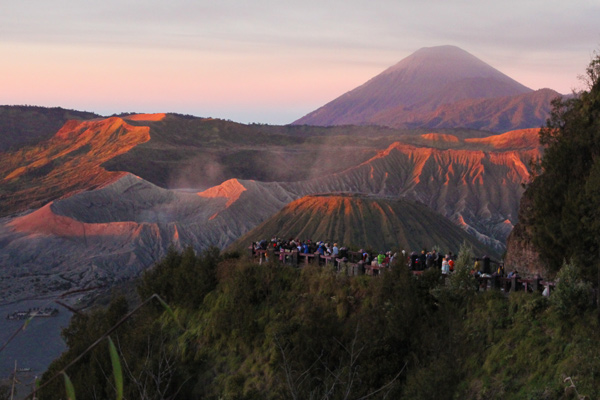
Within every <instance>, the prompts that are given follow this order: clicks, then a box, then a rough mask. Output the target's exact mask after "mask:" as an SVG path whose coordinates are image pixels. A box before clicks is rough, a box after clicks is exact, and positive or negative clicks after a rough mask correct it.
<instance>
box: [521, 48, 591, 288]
mask: <svg viewBox="0 0 600 400" xmlns="http://www.w3.org/2000/svg"><path fill="white" fill-rule="evenodd" d="M587 84H588V86H589V90H588V91H584V92H583V93H581V94H579V95H578V96H576V97H573V98H571V99H567V100H560V99H557V100H555V102H554V104H553V105H554V109H553V112H552V115H551V118H549V119H548V122H547V126H546V127H545V128H544V129H542V131H541V132H540V141H541V143H542V144H544V145H545V146H546V149H545V153H544V156H543V158H542V159H541V160H540V162H539V163H538V165H537V167H538V175H537V176H536V177H535V179H534V180H533V181H532V183H531V184H530V185H529V187H528V189H527V191H526V193H525V195H524V196H525V197H526V198H528V199H531V215H530V218H531V220H530V223H531V225H532V227H533V232H532V237H533V242H534V244H535V245H536V246H537V248H538V250H539V252H540V254H541V255H542V257H543V258H544V260H545V261H546V262H547V263H548V265H549V267H550V269H551V270H553V271H557V270H558V269H559V268H560V267H561V265H562V263H563V260H565V259H567V260H570V259H573V260H574V261H575V262H576V263H577V265H578V266H579V267H580V268H582V269H583V270H584V271H583V273H584V275H585V276H586V277H587V278H588V279H593V277H594V276H596V271H597V269H598V265H597V264H598V263H597V260H598V254H599V251H600V247H599V243H600V214H599V212H600V55H599V56H597V57H596V59H594V60H593V61H592V62H591V63H590V65H589V66H588V68H587ZM594 260H596V261H594Z"/></svg>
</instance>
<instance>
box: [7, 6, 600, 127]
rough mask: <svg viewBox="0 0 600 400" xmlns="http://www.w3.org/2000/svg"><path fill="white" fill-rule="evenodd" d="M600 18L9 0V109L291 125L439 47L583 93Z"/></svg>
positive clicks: (598, 9)
mask: <svg viewBox="0 0 600 400" xmlns="http://www.w3.org/2000/svg"><path fill="white" fill-rule="evenodd" d="M598 21H600V1H598V0H569V1H567V0H560V1H556V0H496V1H488V0H478V1H476V0H474V1H471V0H420V1H416V0H410V1H408V0H368V1H367V0H343V1H340V0H319V1H316V0H301V1H300V0H253V1H243V0H237V1H231V0H219V1H214V0H211V1H208V0H196V1H192V0H187V1H184V0H168V1H167V0H163V1H159V0H145V1H143V2H142V1H132V0H102V1H99V0H89V1H81V0H76V1H74V0H53V1H48V0H18V1H9V0H7V1H2V2H1V3H0V104H2V105H23V104H27V105H38V106H47V107H55V106H59V107H63V108H69V109H76V110H81V111H93V112H96V113H98V114H101V115H111V114H114V113H121V112H140V113H154V112H177V113H182V114H191V115H195V116H199V117H213V118H223V119H230V120H233V121H237V122H242V123H253V122H256V123H267V124H287V123H291V122H293V121H294V120H296V119H298V118H300V117H302V116H304V115H305V114H307V113H309V112H311V111H313V110H315V109H317V108H318V107H320V106H322V105H324V104H326V103H328V102H329V101H331V100H333V99H335V98H337V97H338V96H340V95H342V94H344V93H345V92H347V91H349V90H352V89H354V88H355V87H357V86H359V85H361V84H363V83H364V82H366V81H367V80H369V79H370V78H372V77H374V76H375V75H377V74H379V73H380V72H382V71H383V70H385V69H386V68H388V67H390V66H392V65H394V64H396V63H397V62H399V61H400V60H402V59H404V58H405V57H407V56H409V55H410V54H412V53H413V52H415V51H417V50H418V49H420V48H422V47H432V46H440V45H455V46H458V47H460V48H462V49H464V50H466V51H468V52H469V53H471V54H473V55H474V56H476V57H478V58H479V59H481V60H482V61H484V62H486V63H488V64H489V65H491V66H493V67H494V68H496V69H498V70H500V71H501V72H503V73H505V74H506V75H508V76H510V77H511V78H513V79H515V80H517V81H518V82H520V83H522V84H524V85H525V86H527V87H529V88H531V89H541V88H551V89H554V90H556V91H558V92H560V93H571V92H572V91H573V90H578V89H582V88H583V83H582V82H581V80H579V79H578V76H581V75H582V74H583V73H584V72H585V68H586V66H587V65H588V63H589V62H590V60H591V59H592V57H593V56H594V52H595V51H598V50H600V23H598Z"/></svg>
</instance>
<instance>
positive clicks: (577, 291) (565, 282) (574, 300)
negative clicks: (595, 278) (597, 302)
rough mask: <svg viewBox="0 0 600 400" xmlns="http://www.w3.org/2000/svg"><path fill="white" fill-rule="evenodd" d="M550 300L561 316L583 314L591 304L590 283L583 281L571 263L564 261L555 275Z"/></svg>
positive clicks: (567, 316)
mask: <svg viewBox="0 0 600 400" xmlns="http://www.w3.org/2000/svg"><path fill="white" fill-rule="evenodd" d="M556 282H557V283H556V289H555V290H554V291H553V293H552V297H551V302H552V305H553V306H554V307H555V308H556V311H557V313H558V314H559V315H560V316H561V317H562V318H569V317H570V316H572V315H575V314H583V313H584V312H585V311H586V309H587V308H589V307H590V305H591V300H592V299H591V297H592V296H591V293H592V285H591V284H590V283H589V282H584V281H583V280H582V279H581V277H580V275H579V273H578V272H577V269H576V268H575V266H574V265H573V264H567V263H565V264H564V265H563V266H562V268H561V269H560V271H559V272H558V274H557V275H556Z"/></svg>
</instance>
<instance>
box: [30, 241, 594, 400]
mask: <svg viewBox="0 0 600 400" xmlns="http://www.w3.org/2000/svg"><path fill="white" fill-rule="evenodd" d="M471 256H472V255H471V254H470V250H469V248H468V247H466V246H465V247H463V248H462V249H461V252H460V254H459V257H458V262H457V272H456V275H454V276H453V277H452V278H451V279H450V281H445V280H444V279H442V277H441V274H440V271H438V270H436V269H430V270H427V271H424V273H423V274H421V275H420V276H415V275H413V274H412V273H411V272H410V271H408V270H407V269H406V268H404V267H395V268H392V269H391V270H389V271H386V272H385V273H384V274H382V275H381V276H379V277H368V276H359V277H348V276H346V275H345V274H342V273H338V272H337V271H335V270H334V269H328V268H319V267H314V266H307V267H305V268H303V269H297V268H293V267H289V266H281V265H278V264H269V263H267V264H262V265H257V264H253V263H250V262H248V261H247V260H243V259H222V257H221V256H219V255H218V254H217V253H216V252H214V250H208V251H205V252H203V253H201V254H199V255H194V253H193V252H191V251H190V250H185V251H184V252H183V253H179V252H177V251H175V250H172V251H171V252H169V254H168V255H167V257H166V258H165V259H164V260H162V261H161V262H159V263H158V264H157V265H156V266H155V267H154V268H153V269H151V270H150V271H148V272H147V273H145V274H144V276H143V278H142V279H141V280H140V283H139V292H140V293H141V294H148V293H149V292H150V291H151V290H156V291H157V292H156V293H157V294H158V295H160V296H161V297H163V296H164V297H165V298H169V307H168V309H169V310H170V311H167V310H165V308H164V307H162V306H160V304H157V307H147V308H143V309H140V310H143V312H140V313H139V314H135V315H134V316H133V317H132V318H131V320H128V321H127V322H126V323H124V324H123V325H121V326H120V327H119V328H118V329H117V330H116V331H114V332H113V333H111V338H112V339H113V340H114V349H113V350H111V352H107V351H106V348H105V347H104V346H99V347H100V348H98V349H97V350H98V351H91V352H90V353H89V355H86V356H85V357H82V358H81V359H80V360H79V361H78V363H77V364H76V365H75V366H73V367H72V368H70V369H68V370H67V371H66V373H67V374H68V376H69V378H70V379H71V381H72V384H73V387H74V391H75V393H76V394H77V396H78V397H80V398H101V399H114V398H115V390H116V389H115V385H114V382H115V381H114V380H113V379H112V373H113V372H114V371H115V368H114V367H112V363H111V358H112V359H113V360H117V359H118V360H120V364H121V369H122V379H121V378H119V379H118V380H117V381H122V384H123V389H122V393H123V398H141V399H169V398H186V399H188V398H189V399H217V398H222V399H310V398H328V399H346V398H348V399H358V398H366V397H368V398H410V399H430V398H436V399H458V398H460V399H501V398H515V399H529V398H559V397H560V395H561V394H562V393H563V391H564V388H565V386H567V384H565V383H564V379H565V378H566V377H571V379H572V380H573V382H574V384H576V385H577V390H578V391H579V393H583V394H586V395H588V396H598V395H600V388H597V387H596V385H595V384H594V382H595V380H596V379H597V374H598V372H597V371H600V338H597V335H596V334H595V330H596V329H597V325H598V322H597V321H596V319H595V318H594V316H593V315H590V312H588V311H587V310H586V309H585V308H581V303H579V300H578V299H579V297H578V296H577V295H575V294H577V293H579V292H577V291H575V292H567V291H565V289H563V288H561V287H560V286H559V287H557V290H556V292H558V293H559V294H558V295H557V300H554V299H553V298H552V297H550V300H548V298H546V297H543V296H541V295H540V294H527V293H522V292H521V293H519V292H517V293H511V295H510V296H506V295H504V294H503V293H501V292H499V291H490V292H485V293H482V292H479V294H477V295H476V293H478V292H477V291H476V289H477V286H476V285H475V286H473V282H474V281H473V277H472V276H471V275H470V274H469V273H468V270H469V266H470V263H471V262H472V259H471ZM201 265H203V266H202V267H199V266H201ZM190 268H192V269H193V271H194V273H188V272H189V271H187V270H188V269H190ZM463 270H464V271H467V272H466V273H464V274H463V275H460V271H463ZM567 273H569V274H571V273H572V270H569V269H565V272H561V276H562V274H565V277H564V278H563V279H564V280H563V281H562V282H563V283H562V284H564V285H567V281H568V279H570V278H567ZM203 274H208V275H209V276H208V277H202V276H198V275H203ZM569 276H570V275H569ZM190 279H193V281H189V280H190ZM453 280H454V282H453ZM165 281H168V282H165ZM185 282H187V283H188V285H187V286H186V285H185V284H184V283H185ZM190 282H192V283H193V284H192V285H190V284H189V283H190ZM203 282H212V284H211V285H212V286H208V285H207V286H202V283H203ZM575 282H576V281H575ZM196 284H198V288H200V291H201V294H196V293H195V292H196V290H197V287H196ZM568 287H569V288H570V287H572V285H570V286H568ZM575 287H577V286H576V285H575ZM174 288H180V289H178V290H175V289H174ZM561 291H562V292H561ZM561 293H564V294H565V295H564V296H563V294H561ZM573 293H575V294H573ZM560 299H563V300H562V303H564V304H568V305H569V307H572V308H571V309H576V310H577V312H575V313H574V314H573V315H572V316H571V317H570V318H569V319H568V320H566V319H564V318H563V317H562V315H563V314H562V311H560V308H559V307H558V306H557V305H556V304H558V303H557V302H559V300H560ZM573 307H574V308H573ZM127 308H128V307H127V304H126V302H125V301H124V299H123V298H116V299H114V300H113V301H112V302H111V304H110V306H109V307H108V308H107V309H105V310H95V311H93V312H91V313H88V314H85V315H81V316H75V317H74V318H73V320H72V322H71V324H70V325H69V327H68V328H67V329H65V331H64V336H65V339H66V340H67V344H68V347H69V349H68V350H67V352H66V353H65V354H64V355H63V356H62V357H61V358H60V359H58V360H57V361H55V362H54V363H53V364H52V366H51V368H50V370H49V371H48V373H47V374H46V375H44V378H43V379H44V381H45V380H46V379H47V378H48V376H49V375H51V374H53V373H55V372H56V371H60V370H61V369H62V368H63V366H64V365H66V364H67V363H68V362H69V361H70V360H72V359H73V358H74V357H76V356H77V355H79V354H80V353H81V351H82V349H85V348H87V346H88V345H89V343H90V342H92V341H94V340H95V339H97V338H98V335H99V333H102V332H105V331H106V330H107V329H108V328H109V327H111V326H113V325H114V324H115V322H116V321H119V320H120V319H121V317H122V316H123V315H124V314H125V313H127ZM171 313H172V314H173V315H174V316H175V317H176V320H174V318H173V317H172V315H171ZM111 371H112V372H111ZM119 384H120V383H119ZM118 392H120V389H119V391H117V393H118ZM57 396H58V397H62V398H65V397H66V393H65V387H64V383H63V382H62V381H60V382H59V381H57V382H56V383H53V384H51V385H50V386H49V388H48V390H44V391H43V392H42V393H41V395H40V398H41V399H46V398H56V397H57Z"/></svg>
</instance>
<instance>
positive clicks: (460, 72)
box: [293, 46, 560, 133]
mask: <svg viewBox="0 0 600 400" xmlns="http://www.w3.org/2000/svg"><path fill="white" fill-rule="evenodd" d="M559 96H560V94H559V93H557V92H555V91H553V90H550V89H542V90H538V91H533V90H531V89H529V88H527V87H525V86H523V85H522V84H520V83H518V82H516V81H515V80H513V79H511V78H509V77H508V76H506V75H504V74H503V73H501V72H500V71H498V70H496V69H494V68H492V67H491V66H489V65H488V64H486V63H484V62H483V61H481V60H479V59H478V58H476V57H475V56H473V55H471V54H469V53H468V52H466V51H464V50H462V49H460V48H458V47H454V46H439V47H428V48H423V49H420V50H418V51H416V52H415V53H413V54H412V55H410V56H408V57H406V58H405V59H403V60H402V61H400V62H399V63H397V64H396V65H394V66H392V67H390V68H388V69H387V70H385V71H383V72H382V73H381V74H379V75H377V76H375V77H374V78H372V79H371V80H369V81H368V82H366V83H365V84H363V85H361V86H359V87H357V88H356V89H353V90H351V91H349V92H347V93H345V94H343V95H342V96H340V97H338V98H336V99H335V100H333V101H331V102H329V103H327V104H326V105H324V106H323V107H320V108H319V109H317V110H315V111H313V112H311V113H309V114H307V115H306V116H304V117H302V118H300V119H298V120H297V121H295V122H293V124H296V125H303V124H305V125H318V126H331V125H382V126H388V127H395V128H414V127H421V128H424V127H425V128H431V129H439V128H457V127H462V128H473V129H483V130H489V131H492V132H498V133H501V132H507V131H509V130H515V129H524V128H537V127H540V126H542V125H543V124H544V123H545V120H546V118H547V116H548V115H549V111H550V107H551V106H550V102H551V100H552V99H553V98H556V97H559Z"/></svg>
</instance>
